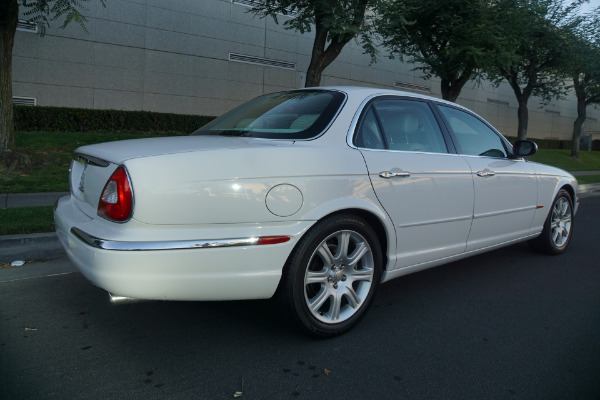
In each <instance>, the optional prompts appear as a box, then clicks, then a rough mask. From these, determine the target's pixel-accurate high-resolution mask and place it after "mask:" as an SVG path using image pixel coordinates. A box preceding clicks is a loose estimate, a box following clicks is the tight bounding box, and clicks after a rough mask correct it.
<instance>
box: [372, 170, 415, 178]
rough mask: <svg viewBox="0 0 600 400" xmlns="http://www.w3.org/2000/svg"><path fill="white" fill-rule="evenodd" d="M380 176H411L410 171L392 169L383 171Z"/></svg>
mask: <svg viewBox="0 0 600 400" xmlns="http://www.w3.org/2000/svg"><path fill="white" fill-rule="evenodd" d="M379 176H380V177H382V178H385V179H390V178H396V177H400V178H408V177H409V176H410V172H392V171H383V172H380V173H379Z"/></svg>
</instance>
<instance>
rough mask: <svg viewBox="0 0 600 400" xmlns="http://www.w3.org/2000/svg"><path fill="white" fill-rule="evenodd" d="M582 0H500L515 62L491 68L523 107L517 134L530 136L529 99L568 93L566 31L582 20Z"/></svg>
mask: <svg viewBox="0 0 600 400" xmlns="http://www.w3.org/2000/svg"><path fill="white" fill-rule="evenodd" d="M580 3H581V1H579V2H573V3H571V2H570V1H565V0H500V1H499V2H498V7H499V8H502V9H503V10H505V15H506V17H507V18H503V19H502V24H504V26H505V28H504V32H507V34H508V35H509V37H508V39H509V40H510V41H511V42H512V43H514V44H515V49H514V58H513V62H511V63H510V64H509V65H496V66H493V67H492V68H491V69H490V70H489V71H488V77H489V79H490V80H491V81H492V82H494V83H496V84H498V85H499V84H500V83H501V82H502V81H503V80H506V81H507V82H508V84H509V85H510V87H511V88H512V90H513V92H514V94H515V96H516V98H517V102H518V104H519V108H518V111H517V116H518V129H517V137H518V138H519V140H522V139H525V138H526V137H527V127H528V123H529V110H528V102H529V99H530V98H531V96H537V97H539V98H541V99H542V102H543V103H549V102H550V101H552V99H555V98H561V97H563V96H564V95H565V94H566V82H565V77H564V75H563V74H561V73H560V71H561V68H562V66H564V63H565V60H566V57H565V55H566V52H567V42H566V38H565V32H566V31H567V30H568V29H571V28H572V27H574V26H577V25H578V24H579V23H581V20H582V19H581V16H580V15H579V14H578V10H579V5H580Z"/></svg>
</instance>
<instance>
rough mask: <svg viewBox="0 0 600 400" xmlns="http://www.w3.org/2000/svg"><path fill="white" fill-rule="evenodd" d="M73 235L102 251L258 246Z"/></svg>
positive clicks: (252, 241) (242, 241)
mask: <svg viewBox="0 0 600 400" xmlns="http://www.w3.org/2000/svg"><path fill="white" fill-rule="evenodd" d="M71 233H72V234H73V236H75V237H76V238H77V239H79V240H81V241H82V242H83V243H85V244H87V245H89V246H91V247H95V248H97V249H101V250H115V251H160V250H190V249H207V248H223V247H239V246H254V245H257V244H258V237H251V238H231V239H211V240H206V239H198V240H172V241H158V242H124V241H117V240H107V239H101V238H98V237H96V236H93V235H90V234H88V233H86V232H84V231H82V230H81V229H79V228H75V227H73V228H71Z"/></svg>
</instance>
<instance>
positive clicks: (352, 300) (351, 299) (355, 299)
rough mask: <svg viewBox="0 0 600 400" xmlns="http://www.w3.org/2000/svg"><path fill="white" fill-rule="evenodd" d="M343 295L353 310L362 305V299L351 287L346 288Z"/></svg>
mask: <svg viewBox="0 0 600 400" xmlns="http://www.w3.org/2000/svg"><path fill="white" fill-rule="evenodd" d="M344 295H345V296H346V299H347V300H348V304H349V305H350V307H352V308H354V309H355V310H356V309H357V308H358V307H359V306H360V304H361V303H362V299H361V298H360V297H359V296H358V294H357V293H356V291H355V290H354V288H352V286H346V293H344Z"/></svg>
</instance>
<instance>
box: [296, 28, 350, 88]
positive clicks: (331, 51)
mask: <svg viewBox="0 0 600 400" xmlns="http://www.w3.org/2000/svg"><path fill="white" fill-rule="evenodd" d="M315 25H316V26H315V31H316V32H315V41H314V44H313V51H312V56H311V58H310V64H309V65H308V70H307V71H306V83H305V84H304V87H314V86H320V85H321V76H322V74H323V70H325V68H327V67H328V66H329V65H330V64H331V63H332V62H333V61H334V60H335V59H336V58H337V56H339V55H340V53H341V52H342V50H343V49H344V46H345V45H346V43H348V42H349V41H350V39H351V37H350V35H347V36H348V37H345V38H344V39H341V40H340V39H338V38H333V39H332V40H331V43H330V44H329V46H327V48H325V45H326V44H327V35H328V34H329V29H327V28H325V27H323V25H322V24H320V23H318V22H317V23H316V24H315Z"/></svg>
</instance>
